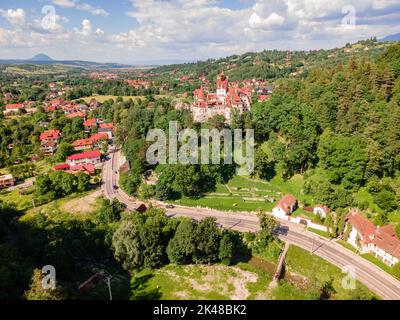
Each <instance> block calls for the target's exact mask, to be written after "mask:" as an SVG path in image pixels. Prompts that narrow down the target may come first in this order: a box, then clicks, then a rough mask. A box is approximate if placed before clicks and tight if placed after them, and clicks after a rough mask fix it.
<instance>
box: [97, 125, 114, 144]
mask: <svg viewBox="0 0 400 320" xmlns="http://www.w3.org/2000/svg"><path fill="white" fill-rule="evenodd" d="M114 130H115V126H114V124H113V123H101V124H100V125H99V130H98V132H99V133H107V134H108V139H110V140H111V139H112V138H113V132H114Z"/></svg>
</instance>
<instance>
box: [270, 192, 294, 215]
mask: <svg viewBox="0 0 400 320" xmlns="http://www.w3.org/2000/svg"><path fill="white" fill-rule="evenodd" d="M296 209H297V199H296V198H295V197H294V196H293V195H291V194H287V195H285V196H284V197H283V198H282V199H281V200H280V201H279V202H278V204H277V205H276V207H275V208H274V209H273V210H272V214H273V215H274V216H275V217H277V218H285V217H286V216H289V215H291V214H292V213H293V212H294V211H295V210H296Z"/></svg>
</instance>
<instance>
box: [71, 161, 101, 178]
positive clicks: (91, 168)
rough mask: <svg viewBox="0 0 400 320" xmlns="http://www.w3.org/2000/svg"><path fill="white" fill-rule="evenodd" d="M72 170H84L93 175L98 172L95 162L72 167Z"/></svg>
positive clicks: (76, 171) (75, 171)
mask: <svg viewBox="0 0 400 320" xmlns="http://www.w3.org/2000/svg"><path fill="white" fill-rule="evenodd" d="M71 171H72V172H74V173H78V172H83V173H87V174H90V175H92V174H94V173H95V172H96V169H95V167H94V165H93V164H91V163H88V164H84V165H80V166H73V167H71Z"/></svg>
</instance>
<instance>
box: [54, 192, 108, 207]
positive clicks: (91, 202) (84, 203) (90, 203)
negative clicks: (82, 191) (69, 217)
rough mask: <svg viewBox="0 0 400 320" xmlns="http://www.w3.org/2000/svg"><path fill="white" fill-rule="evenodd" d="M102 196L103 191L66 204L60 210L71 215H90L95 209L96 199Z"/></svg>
mask: <svg viewBox="0 0 400 320" xmlns="http://www.w3.org/2000/svg"><path fill="white" fill-rule="evenodd" d="M100 196H101V190H98V191H95V192H92V193H91V194H89V195H87V196H85V197H82V198H77V199H72V200H69V201H67V202H65V203H64V204H63V205H62V206H61V207H60V209H61V210H62V211H65V212H69V213H90V212H93V210H94V209H95V204H96V199H97V198H98V197H100Z"/></svg>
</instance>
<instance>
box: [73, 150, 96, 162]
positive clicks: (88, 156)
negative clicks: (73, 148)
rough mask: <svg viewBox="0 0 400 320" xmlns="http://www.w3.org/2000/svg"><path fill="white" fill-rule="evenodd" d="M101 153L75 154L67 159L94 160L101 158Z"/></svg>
mask: <svg viewBox="0 0 400 320" xmlns="http://www.w3.org/2000/svg"><path fill="white" fill-rule="evenodd" d="M100 156H101V153H100V152H99V151H96V150H94V151H86V152H82V153H78V154H74V155H72V156H69V157H68V158H67V159H68V160H82V159H92V158H97V157H100Z"/></svg>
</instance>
